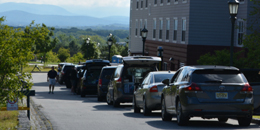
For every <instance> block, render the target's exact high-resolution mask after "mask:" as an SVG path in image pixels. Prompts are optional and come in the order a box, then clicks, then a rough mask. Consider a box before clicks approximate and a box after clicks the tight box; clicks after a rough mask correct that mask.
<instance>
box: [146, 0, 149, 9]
mask: <svg viewBox="0 0 260 130" xmlns="http://www.w3.org/2000/svg"><path fill="white" fill-rule="evenodd" d="M146 5H147V7H146ZM148 7H149V2H148V0H145V9H148Z"/></svg>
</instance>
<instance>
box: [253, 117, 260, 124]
mask: <svg viewBox="0 0 260 130" xmlns="http://www.w3.org/2000/svg"><path fill="white" fill-rule="evenodd" d="M252 123H255V124H258V125H260V119H256V118H253V119H252Z"/></svg>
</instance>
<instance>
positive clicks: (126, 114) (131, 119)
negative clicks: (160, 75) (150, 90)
mask: <svg viewBox="0 0 260 130" xmlns="http://www.w3.org/2000/svg"><path fill="white" fill-rule="evenodd" d="M46 75H47V73H33V74H32V76H33V83H34V86H33V88H32V89H33V90H35V91H36V95H35V96H34V97H31V99H32V100H33V102H34V105H33V106H34V108H36V110H37V111H35V115H36V119H37V120H39V119H41V120H43V121H42V122H41V121H40V122H41V123H36V124H42V125H43V126H45V128H42V129H54V130H86V129H87V130H122V129H124V130H133V129H135V130H158V129H187V130H190V129H197V130H201V129H250V130H251V129H252V130H259V128H260V127H259V125H258V124H255V123H251V125H250V126H249V127H240V126H239V125H238V122H237V120H233V119H229V120H228V121H227V123H220V122H218V121H217V119H210V120H203V119H201V118H192V119H191V120H190V123H189V125H188V126H178V125H177V123H176V118H173V119H172V121H169V122H164V121H162V120H161V117H160V116H161V113H160V111H155V112H153V114H152V115H151V116H144V115H143V114H142V113H139V114H137V113H134V112H133V109H132V104H131V103H125V104H122V105H121V106H120V107H119V108H114V107H113V106H109V105H107V104H106V102H98V101H97V97H96V96H95V95H87V96H86V97H84V98H81V97H80V96H79V95H73V94H71V93H70V90H69V89H67V88H66V87H65V85H59V84H57V85H56V87H55V91H54V94H48V91H49V88H48V82H47V79H46V77H47V76H46ZM34 128H37V125H36V126H34ZM38 129H39V127H38Z"/></svg>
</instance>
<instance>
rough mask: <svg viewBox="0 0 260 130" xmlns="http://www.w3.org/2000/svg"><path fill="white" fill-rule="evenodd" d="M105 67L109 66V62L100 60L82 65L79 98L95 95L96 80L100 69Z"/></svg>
mask: <svg viewBox="0 0 260 130" xmlns="http://www.w3.org/2000/svg"><path fill="white" fill-rule="evenodd" d="M107 65H110V62H109V61H108V60H102V59H93V60H87V61H86V62H85V63H84V64H83V69H84V70H83V71H84V74H83V77H82V79H81V87H80V95H81V97H85V96H86V94H97V85H98V78H99V75H100V72H101V69H102V68H103V67H104V66H107Z"/></svg>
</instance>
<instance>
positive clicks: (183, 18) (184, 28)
mask: <svg viewBox="0 0 260 130" xmlns="http://www.w3.org/2000/svg"><path fill="white" fill-rule="evenodd" d="M184 20H185V26H184V24H183V21H184ZM181 25H182V26H181V31H185V37H184V38H185V41H186V40H187V36H186V33H187V20H186V17H182V19H181ZM182 37H183V33H182V32H181V43H182V44H185V41H182V39H183V38H182Z"/></svg>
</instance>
